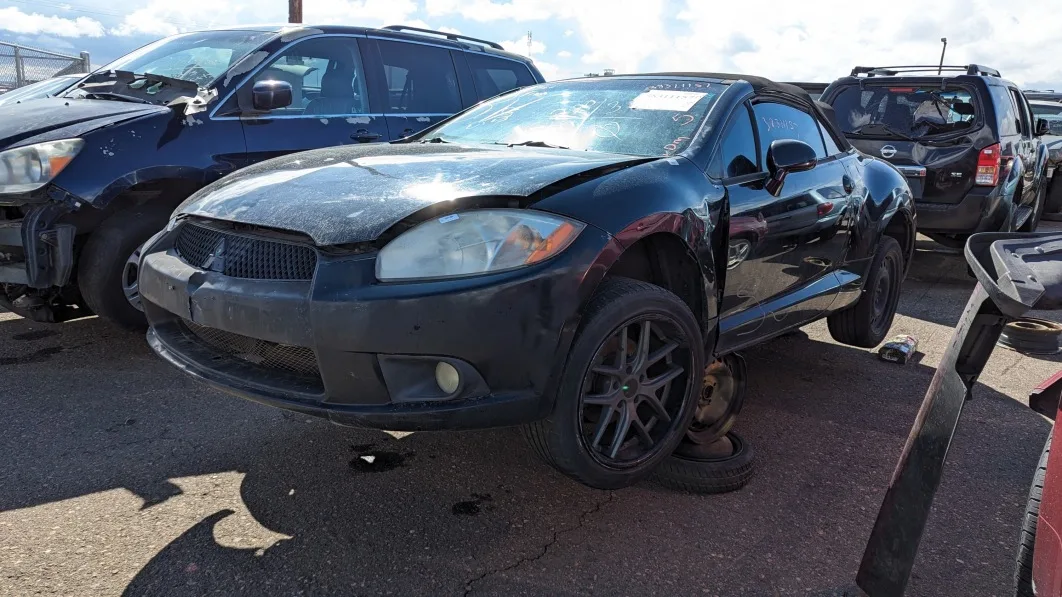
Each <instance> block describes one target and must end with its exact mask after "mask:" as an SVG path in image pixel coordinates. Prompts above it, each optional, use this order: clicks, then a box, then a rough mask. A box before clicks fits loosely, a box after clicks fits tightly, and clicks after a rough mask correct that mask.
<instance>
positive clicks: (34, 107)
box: [0, 97, 170, 150]
mask: <svg viewBox="0 0 1062 597" xmlns="http://www.w3.org/2000/svg"><path fill="white" fill-rule="evenodd" d="M169 112H170V109H169V108H166V107H164V106H152V105H147V104H136V103H131V102H121V101H109V100H88V99H67V98H61V97H49V98H41V99H37V100H34V101H32V102H26V103H24V104H11V105H4V106H0V150H3V149H9V148H12V147H18V146H20V145H29V144H31V143H43V142H46V141H54V140H57V139H69V138H71V137H77V136H79V135H83V134H85V133H87V132H89V131H92V130H95V129H97V128H100V127H103V126H107V125H110V124H114V123H116V122H121V121H123V120H128V119H130V118H137V117H139V116H144V115H148V114H158V113H163V114H165V113H169Z"/></svg>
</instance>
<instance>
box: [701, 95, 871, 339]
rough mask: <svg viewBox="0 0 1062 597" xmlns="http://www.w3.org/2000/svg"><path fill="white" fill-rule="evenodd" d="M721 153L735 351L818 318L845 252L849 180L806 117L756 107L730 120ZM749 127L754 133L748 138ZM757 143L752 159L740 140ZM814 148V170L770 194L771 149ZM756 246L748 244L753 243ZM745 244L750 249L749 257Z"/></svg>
mask: <svg viewBox="0 0 1062 597" xmlns="http://www.w3.org/2000/svg"><path fill="white" fill-rule="evenodd" d="M727 127H728V128H727V129H726V130H725V131H724V134H723V137H722V138H723V141H722V142H721V144H720V149H719V153H718V155H719V156H720V157H721V160H720V162H721V163H720V168H721V170H722V173H723V178H724V186H725V187H726V189H727V194H728V200H729V205H730V246H729V254H728V266H727V275H726V282H725V284H724V294H723V305H722V310H721V315H722V323H721V324H720V328H721V332H722V333H721V336H720V343H721V344H722V345H723V346H724V347H728V348H729V347H738V346H740V345H744V344H748V343H751V342H754V341H755V340H756V339H758V338H761V337H764V336H769V335H772V334H774V333H777V332H778V331H779V330H781V329H784V328H788V327H792V326H794V325H800V324H803V323H806V322H807V321H810V320H812V319H815V318H816V317H818V316H819V315H820V314H821V313H823V312H824V311H825V310H826V308H827V307H828V306H829V303H830V301H831V300H832V297H833V295H834V294H835V292H836V284H835V281H834V278H833V276H832V273H833V271H834V270H835V269H836V267H837V265H838V264H839V263H840V261H841V260H842V259H843V257H844V250H845V247H846V245H847V234H846V233H844V232H846V230H847V229H846V226H847V225H848V222H849V220H850V219H849V218H846V217H844V214H845V213H846V212H847V211H848V209H850V196H851V192H852V190H853V189H852V181H851V178H850V177H849V176H848V173H847V171H846V170H845V168H844V166H843V165H842V163H841V161H840V155H838V154H839V153H840V152H839V150H836V142H832V143H831V146H832V147H833V148H835V152H834V154H831V153H830V152H828V151H827V148H826V143H825V141H824V139H823V136H822V125H821V123H819V122H818V121H817V120H816V118H815V117H814V116H812V115H811V114H810V113H808V112H807V111H805V110H803V109H801V108H799V107H797V106H795V105H789V104H785V103H780V102H778V101H773V100H772V101H766V100H760V101H754V102H753V103H752V104H751V107H746V109H745V111H744V113H742V112H741V111H738V113H737V114H735V115H733V116H732V117H731V120H730V121H729V122H728V125H727ZM750 128H751V133H750ZM746 135H747V136H748V137H749V138H750V139H755V141H754V143H755V154H754V155H751V156H750V155H749V152H750V151H751V147H750V145H749V143H748V142H744V141H741V140H740V139H741V137H744V136H746ZM779 139H796V140H799V141H803V142H805V143H807V144H808V145H809V146H811V147H812V148H813V149H815V152H816V156H817V157H818V160H817V162H816V165H815V167H814V168H813V169H811V170H808V171H806V172H794V173H790V174H789V175H788V176H787V177H786V179H785V184H784V186H783V187H782V189H781V191H780V192H779V194H778V196H774V195H772V194H771V193H770V192H768V191H767V189H766V188H765V185H764V182H765V181H766V179H767V176H768V174H767V167H766V164H767V151H768V148H769V147H770V144H771V142H772V141H775V140H779ZM750 241H751V242H750ZM746 245H747V250H746Z"/></svg>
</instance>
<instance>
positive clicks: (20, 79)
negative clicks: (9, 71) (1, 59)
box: [14, 46, 26, 88]
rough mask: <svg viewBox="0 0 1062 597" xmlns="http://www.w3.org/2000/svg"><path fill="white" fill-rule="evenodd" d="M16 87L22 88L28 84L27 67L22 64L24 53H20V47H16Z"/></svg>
mask: <svg viewBox="0 0 1062 597" xmlns="http://www.w3.org/2000/svg"><path fill="white" fill-rule="evenodd" d="M14 49H15V87H16V88H18V87H22V86H23V85H25V84H26V66H25V65H24V64H22V52H19V49H18V46H15V48H14Z"/></svg>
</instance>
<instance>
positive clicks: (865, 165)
mask: <svg viewBox="0 0 1062 597" xmlns="http://www.w3.org/2000/svg"><path fill="white" fill-rule="evenodd" d="M853 151H854V150H853ZM848 164H850V167H851V169H853V170H855V173H856V176H854V177H853V178H855V180H856V181H857V183H856V188H855V190H854V192H853V193H852V195H853V199H854V201H855V202H856V209H855V216H854V221H853V222H852V227H851V230H852V244H851V246H850V247H849V249H848V254H847V257H846V259H845V263H846V265H848V266H849V268H850V269H853V270H856V271H855V272H854V273H857V274H860V275H862V274H863V273H865V269H866V268H867V267H869V263H870V260H871V258H872V257H874V251H875V249H876V247H877V246H878V241H879V240H880V239H881V236H882V234H884V232H885V228H886V227H887V226H888V225H889V223H890V222H891V221H892V220H893V219H894V218H896V217H902V218H904V220H905V225H906V226H908V238H909V241H910V242H909V244H910V246H909V247H903V249H904V250H905V252H907V253H908V255H907V256H908V261H910V252H911V251H913V249H914V231H915V218H916V215H915V205H914V199H913V198H912V196H911V187H910V186H909V185H908V184H907V179H906V178H905V177H904V176H903V175H902V174H900V172H899V171H898V170H896V168H894V167H892V165H891V164H889V163H888V162H884V161H882V160H878V159H877V158H873V157H870V156H867V155H865V154H857V156H856V157H855V159H852V160H850V161H849V162H848Z"/></svg>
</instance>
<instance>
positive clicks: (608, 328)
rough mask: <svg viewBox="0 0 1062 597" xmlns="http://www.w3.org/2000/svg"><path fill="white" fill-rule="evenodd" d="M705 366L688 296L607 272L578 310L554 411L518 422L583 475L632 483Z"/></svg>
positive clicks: (659, 457)
mask: <svg viewBox="0 0 1062 597" xmlns="http://www.w3.org/2000/svg"><path fill="white" fill-rule="evenodd" d="M703 370H704V341H703V339H702V337H701V324H700V322H699V321H698V319H697V318H696V317H695V316H694V314H693V312H692V311H691V310H690V307H689V305H687V304H686V303H685V302H684V301H683V300H682V299H680V298H679V297H678V296H676V295H675V294H673V293H671V292H670V291H668V290H666V289H664V288H661V287H659V286H655V285H653V284H650V283H648V282H642V281H639V280H632V279H629V278H622V277H609V278H606V279H605V280H604V281H602V282H601V284H600V285H599V286H598V289H597V291H596V292H595V293H594V296H593V297H592V298H591V299H590V301H589V302H588V303H587V306H586V309H585V310H584V312H583V316H582V321H581V323H580V325H579V330H578V332H577V333H576V336H575V340H574V342H573V343H572V346H571V349H570V350H569V352H568V354H567V356H566V359H565V364H564V370H563V373H562V374H561V379H560V380H559V381H560V383H559V387H558V389H557V393H556V398H555V400H554V404H553V410H552V412H551V413H550V414H549V416H548V417H546V418H545V419H542V420H539V421H535V422H533V423H530V424H528V425H526V426H524V429H523V431H524V436H525V437H526V438H527V440H528V443H529V444H530V445H531V447H532V449H534V451H535V452H536V453H537V454H538V455H539V456H540V457H541V458H542V459H543V460H545V461H546V462H547V463H548V464H550V465H552V466H553V467H554V468H556V469H557V470H559V471H560V472H562V473H564V474H566V475H568V476H570V477H572V478H574V479H576V480H577V481H579V482H581V483H583V484H585V485H589V486H590V487H595V488H598V489H618V488H620V487H627V486H630V485H633V484H635V483H638V482H639V481H641V480H642V479H645V478H646V477H648V476H649V475H650V474H652V472H653V471H654V470H655V469H656V468H657V467H658V466H659V465H660V463H662V462H663V461H664V460H665V459H666V458H668V457H669V456H670V455H671V454H672V452H673V451H674V450H675V448H676V447H677V446H678V444H679V442H680V441H681V440H682V438H683V436H684V434H685V432H686V429H687V428H688V427H689V424H690V420H691V418H692V417H693V411H694V408H695V407H696V405H697V396H698V391H699V390H700V384H701V375H702V372H703Z"/></svg>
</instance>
